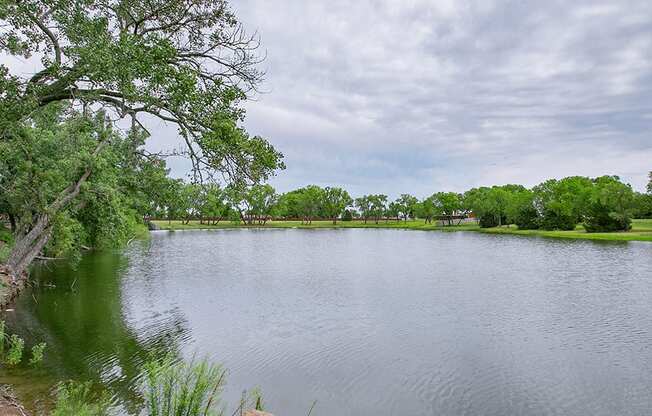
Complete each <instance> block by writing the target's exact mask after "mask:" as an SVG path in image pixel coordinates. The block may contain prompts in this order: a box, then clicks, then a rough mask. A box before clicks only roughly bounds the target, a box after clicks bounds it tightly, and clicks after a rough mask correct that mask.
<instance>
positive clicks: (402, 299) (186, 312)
mask: <svg viewBox="0 0 652 416" xmlns="http://www.w3.org/2000/svg"><path fill="white" fill-rule="evenodd" d="M6 315H7V316H6V319H7V321H8V324H9V325H10V327H11V329H12V330H13V331H15V332H17V333H19V334H20V335H22V336H23V337H25V338H26V339H27V341H28V344H29V343H30V342H33V341H34V340H45V341H46V342H47V343H48V349H47V352H46V359H45V362H44V363H43V366H42V368H41V369H38V370H24V369H21V370H15V371H13V372H6V371H5V373H4V374H3V375H2V377H0V381H10V382H12V383H14V384H15V385H16V386H17V389H18V390H19V392H20V391H21V390H22V391H23V392H24V397H26V400H28V401H30V400H32V399H34V398H35V397H36V396H38V395H39V394H42V391H43V389H47V388H49V386H51V385H52V384H53V383H54V382H56V381H58V380H65V379H71V378H72V379H78V380H93V381H94V382H95V383H97V384H100V385H102V386H104V387H105V388H107V389H108V390H109V391H110V392H111V394H112V395H113V397H114V399H115V401H116V402H118V403H120V404H121V405H122V406H123V408H124V409H126V410H127V411H134V409H136V408H137V406H138V403H137V402H136V400H135V397H136V395H135V394H134V392H135V391H136V389H137V388H138V372H139V368H140V366H141V365H142V363H143V362H144V361H146V360H147V359H148V358H149V357H151V356H152V354H158V355H160V354H162V352H161V351H165V352H169V353H170V354H173V355H175V356H177V357H179V358H180V359H186V360H189V359H192V357H193V356H195V357H208V358H210V359H211V360H212V361H214V362H218V363H221V364H223V365H224V366H225V367H226V368H228V370H229V373H228V374H229V379H228V386H227V389H226V391H225V402H226V403H228V404H230V406H228V408H229V409H233V408H234V407H235V405H236V402H237V401H238V398H239V397H240V395H241V393H242V391H243V390H244V389H250V388H252V387H256V386H258V387H260V389H261V391H262V392H263V395H264V398H265V402H266V406H267V408H268V409H269V410H271V411H272V412H273V413H275V414H276V415H277V416H287V415H306V414H307V413H308V410H309V408H310V407H311V405H312V404H313V402H314V401H315V400H316V401H317V402H316V405H315V408H314V410H313V412H312V414H313V415H356V416H357V415H479V414H482V415H507V414H519V415H557V414H559V415H589V414H590V415H593V416H596V415H609V416H611V415H615V414H618V415H640V414H650V412H652V244H649V243H614V242H609V243H606V242H605V243H597V242H591V241H571V240H555V239H540V238H529V237H517V236H496V235H482V234H477V233H441V232H420V231H399V230H378V229H367V230H356V229H331V230H326V229H320V230H294V229H290V230H288V229H285V230H282V229H258V230H255V229H250V230H213V231H184V232H153V233H152V234H151V239H150V240H149V241H144V242H135V243H133V244H132V245H131V246H130V247H129V248H128V249H127V250H125V251H123V252H121V253H93V254H87V255H85V256H84V257H83V259H82V261H81V263H80V264H78V265H77V266H76V267H74V268H73V267H71V266H70V265H67V264H65V263H59V264H55V263H50V264H48V265H45V266H42V267H40V268H39V269H37V270H36V271H35V285H34V286H33V287H32V288H31V289H28V290H27V291H25V292H24V293H23V294H22V295H21V297H20V298H19V299H18V301H17V302H16V305H15V311H13V312H8V313H7V314H6ZM27 386H29V388H28V387H27ZM227 414H231V412H227Z"/></svg>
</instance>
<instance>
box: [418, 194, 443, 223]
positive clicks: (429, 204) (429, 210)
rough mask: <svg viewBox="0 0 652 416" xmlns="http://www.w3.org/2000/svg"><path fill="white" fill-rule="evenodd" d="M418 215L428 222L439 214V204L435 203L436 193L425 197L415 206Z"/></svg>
mask: <svg viewBox="0 0 652 416" xmlns="http://www.w3.org/2000/svg"><path fill="white" fill-rule="evenodd" d="M415 212H416V215H417V216H418V217H419V218H423V220H424V222H425V223H426V224H428V223H432V219H433V218H434V217H435V216H436V215H437V214H438V211H437V205H436V204H435V200H434V195H431V196H429V197H428V198H425V199H424V200H423V201H421V202H419V203H418V204H417V205H416V206H415Z"/></svg>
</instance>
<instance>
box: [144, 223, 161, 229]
mask: <svg viewBox="0 0 652 416" xmlns="http://www.w3.org/2000/svg"><path fill="white" fill-rule="evenodd" d="M147 228H148V229H149V230H150V231H157V230H160V229H161V227H159V226H158V225H157V224H155V223H153V222H152V221H147Z"/></svg>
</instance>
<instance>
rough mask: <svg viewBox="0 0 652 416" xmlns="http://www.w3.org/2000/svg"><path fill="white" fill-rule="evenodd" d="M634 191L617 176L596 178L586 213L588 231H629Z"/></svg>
mask: <svg viewBox="0 0 652 416" xmlns="http://www.w3.org/2000/svg"><path fill="white" fill-rule="evenodd" d="M633 212H634V191H633V190H632V188H631V186H629V185H626V184H624V183H622V182H620V179H619V178H618V177H617V176H601V177H599V178H596V179H594V186H593V188H592V189H591V193H590V197H589V201H588V204H587V206H586V210H585V214H584V228H585V229H586V231H587V232H604V231H627V230H629V229H630V228H632V219H631V218H632V214H633Z"/></svg>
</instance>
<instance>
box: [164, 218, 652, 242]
mask: <svg viewBox="0 0 652 416" xmlns="http://www.w3.org/2000/svg"><path fill="white" fill-rule="evenodd" d="M154 222H155V223H156V224H157V225H159V226H160V228H161V229H162V230H171V231H180V230H199V229H232V228H243V227H254V228H257V227H259V226H258V225H252V226H247V225H239V224H237V223H236V224H234V223H228V222H227V223H221V224H214V225H209V224H207V223H203V224H200V223H199V221H190V222H188V223H185V222H182V221H170V222H168V221H154ZM265 228H302V229H319V228H383V229H398V230H421V231H450V232H453V231H474V232H482V233H487V234H512V235H529V236H538V237H552V238H573V239H583V240H612V241H652V220H649V219H635V220H632V228H631V230H629V231H624V232H606V233H588V232H587V231H586V230H585V229H584V227H582V226H578V227H576V229H575V230H572V231H561V230H557V231H547V230H527V229H525V230H524V229H520V228H518V227H516V226H514V225H511V226H501V227H493V228H481V227H480V226H479V225H477V224H475V223H463V224H460V225H453V226H443V225H438V224H433V223H425V222H424V221H422V220H408V221H396V220H388V221H384V220H383V221H380V222H379V223H378V224H376V223H373V222H368V223H366V224H365V223H364V222H363V221H360V220H356V221H350V222H347V221H343V222H338V223H337V224H336V225H333V223H332V222H331V221H313V222H312V223H311V224H302V223H301V221H271V222H268V223H267V224H266V225H265Z"/></svg>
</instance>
